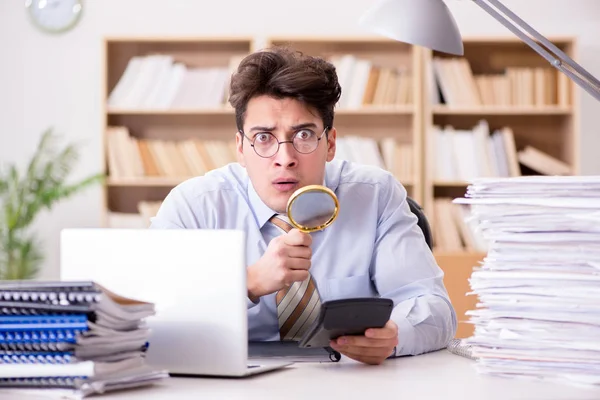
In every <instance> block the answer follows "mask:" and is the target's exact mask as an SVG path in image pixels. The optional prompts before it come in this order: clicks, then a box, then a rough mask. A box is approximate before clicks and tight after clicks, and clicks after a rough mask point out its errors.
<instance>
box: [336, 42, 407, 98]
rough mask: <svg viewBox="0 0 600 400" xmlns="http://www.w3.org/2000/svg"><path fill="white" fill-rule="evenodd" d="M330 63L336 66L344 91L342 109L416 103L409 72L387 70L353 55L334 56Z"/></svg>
mask: <svg viewBox="0 0 600 400" xmlns="http://www.w3.org/2000/svg"><path fill="white" fill-rule="evenodd" d="M329 61H330V62H331V63H332V64H333V65H335V67H336V71H337V75H338V81H339V83H340V86H341V87H342V96H341V98H340V101H339V103H338V106H339V107H340V108H344V109H356V108H361V107H363V106H384V107H385V106H394V105H409V104H412V103H413V90H412V89H413V87H412V82H413V79H412V73H411V72H410V71H409V70H407V69H403V68H399V67H395V68H392V67H385V66H382V65H378V64H377V63H375V62H374V61H372V60H369V59H365V58H360V57H357V56H355V55H353V54H343V55H339V56H333V57H330V58H329Z"/></svg>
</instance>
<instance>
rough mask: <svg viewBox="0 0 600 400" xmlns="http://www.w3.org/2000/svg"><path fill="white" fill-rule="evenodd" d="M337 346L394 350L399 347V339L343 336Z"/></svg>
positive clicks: (338, 339)
mask: <svg viewBox="0 0 600 400" xmlns="http://www.w3.org/2000/svg"><path fill="white" fill-rule="evenodd" d="M334 342H335V344H337V345H338V346H354V347H372V348H381V347H386V348H390V347H391V348H394V347H395V346H397V345H398V338H397V337H393V338H391V339H371V338H367V337H364V336H343V337H339V338H337V339H336V340H335V341H334Z"/></svg>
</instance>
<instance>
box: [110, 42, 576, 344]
mask: <svg viewBox="0 0 600 400" xmlns="http://www.w3.org/2000/svg"><path fill="white" fill-rule="evenodd" d="M550 40H552V41H553V42H554V43H555V44H557V45H558V46H559V47H560V48H561V49H563V50H564V51H565V52H567V53H568V54H569V55H570V56H571V57H573V58H574V59H577V53H576V41H575V39H573V38H568V37H554V38H550ZM256 42H257V40H256V38H252V37H237V38H236V37H233V38H145V37H116V38H107V39H105V45H104V66H105V71H104V75H105V81H104V83H103V92H104V99H105V101H104V102H103V103H104V105H103V111H102V112H103V116H104V118H103V119H104V125H103V127H102V132H103V157H104V158H103V159H104V160H105V164H106V166H105V168H106V171H107V173H108V176H109V177H108V179H107V180H106V182H105V184H104V219H103V225H104V226H118V227H123V226H126V227H128V226H134V227H145V226H147V222H148V219H147V218H148V217H149V216H151V215H153V213H154V212H155V211H156V206H157V204H159V203H160V201H161V200H162V199H164V197H165V196H166V195H167V194H168V193H169V191H170V190H171V189H172V188H173V187H174V186H176V185H177V184H179V183H180V182H181V181H183V180H184V179H187V178H189V177H191V176H194V175H200V174H202V173H204V172H206V171H207V170H210V169H212V168H216V167H219V166H220V165H222V164H224V163H226V162H228V161H233V160H234V158H233V153H232V149H231V147H230V146H231V145H232V144H233V142H234V140H233V139H234V133H235V130H236V128H235V121H234V113H233V110H232V109H231V108H230V107H229V106H228V104H227V102H226V99H227V89H226V86H227V85H226V83H227V81H228V79H227V76H226V75H227V74H228V73H230V72H231V70H232V68H234V67H235V66H237V63H239V60H240V59H241V57H243V56H245V55H247V54H249V53H250V52H252V51H254V50H257V49H258V48H257V47H256V44H255V43H256ZM282 44H291V45H292V46H293V47H294V48H296V49H298V50H301V51H303V52H305V53H308V54H311V55H316V56H322V57H325V58H327V59H329V60H330V61H332V62H333V63H334V64H335V65H336V67H337V69H338V75H339V76H340V82H341V84H342V89H343V91H342V92H343V93H342V99H341V101H340V103H339V104H338V106H337V107H336V116H335V123H334V124H335V127H336V128H337V131H338V153H337V155H336V157H340V158H348V159H355V160H357V161H359V162H365V163H376V164H377V163H378V164H380V165H381V166H382V167H383V168H386V169H388V170H390V171H392V172H393V173H394V175H395V176H396V177H397V178H398V179H399V180H400V182H402V183H403V185H404V186H405V187H406V188H407V190H408V193H409V195H410V196H411V197H413V198H414V199H415V200H416V201H418V202H419V203H420V204H421V205H422V206H423V207H424V208H425V212H426V214H427V217H428V219H429V222H430V224H431V225H432V228H433V233H434V241H435V244H436V246H435V248H434V255H435V257H436V260H437V261H438V264H439V265H440V267H442V269H443V270H444V272H445V274H446V275H445V282H446V287H447V288H448V291H449V293H450V297H451V299H452V302H453V304H454V306H455V308H456V310H457V314H458V317H459V320H461V321H464V319H465V318H464V312H465V311H466V310H467V309H469V308H472V307H473V305H474V304H475V300H476V299H474V298H473V297H468V296H465V293H466V292H467V291H468V277H469V276H470V273H471V271H472V268H473V266H475V265H476V264H477V262H478V261H479V260H481V259H482V258H483V257H484V255H485V244H484V243H482V242H481V241H480V238H478V237H477V235H476V234H474V232H473V231H472V227H470V226H469V225H468V224H464V223H463V224H462V225H461V224H460V223H459V221H460V220H461V215H464V214H460V213H459V212H457V211H456V206H455V205H452V204H449V203H448V202H445V203H444V202H443V200H444V199H451V198H455V197H460V196H463V195H464V193H465V190H466V187H467V181H468V179H470V178H472V177H474V175H473V172H476V173H477V174H478V175H486V174H504V175H513V174H527V175H529V174H540V173H546V174H550V173H559V174H562V173H568V174H578V173H579V168H580V167H579V165H580V161H579V146H580V144H579V142H580V127H579V119H580V118H579V102H578V98H577V96H573V93H574V90H575V86H574V84H573V83H571V82H570V81H569V80H568V78H566V77H565V76H563V75H562V74H560V73H558V72H557V71H553V70H552V69H551V68H550V67H549V65H548V63H547V62H546V61H545V60H544V59H543V58H541V57H540V56H539V55H537V54H536V53H535V52H534V51H533V50H531V49H530V48H529V47H527V46H526V45H525V44H523V43H521V42H520V41H519V40H518V39H517V38H512V37H506V38H504V37H471V38H468V37H467V38H464V46H465V56H464V57H463V58H461V59H454V58H453V57H451V56H448V55H444V54H439V53H437V52H432V51H429V50H425V49H422V48H419V47H413V46H410V45H407V44H404V43H400V42H396V41H392V40H388V39H384V38H379V37H306V36H305V37H268V38H266V41H264V44H263V45H262V46H263V47H269V46H271V45H282ZM156 55H162V56H168V57H166V58H165V57H163V58H161V57H155V58H152V59H151V57H150V56H156ZM136 57H137V60H138V61H137V65H133V66H131V65H130V64H131V60H132V59H134V58H136ZM148 59H151V60H152V62H147V60H148ZM134 64H135V63H134ZM182 66H183V67H185V68H182ZM130 67H131V70H132V71H133V73H130V74H129V75H130V76H138V77H139V76H141V77H142V79H141V80H140V81H139V82H134V83H131V82H130V83H127V79H126V78H127V75H128V74H127V70H128V69H130ZM148 71H149V72H148ZM161 71H162V72H163V75H160V72H161ZM166 71H170V74H169V73H167V72H166ZM173 71H175V72H173ZM188 71H192V73H191V74H189V76H188V75H187V72H188ZM219 71H220V72H219ZM145 74H150V75H149V76H152V74H156V75H155V76H162V77H163V79H164V82H163V81H161V82H163V84H162V86H157V87H155V88H154V91H152V90H150V89H149V88H148V82H149V81H152V79H150V78H147V77H146V78H144V76H145ZM178 74H179V75H178ZM173 75H174V76H173ZM207 77H208V78H207ZM156 79H157V80H158V79H159V78H156ZM174 82H175V83H174ZM177 82H179V83H177ZM181 82H186V83H187V84H185V85H183V84H182V83H181ZM207 82H208V83H213V82H219V83H218V84H216V85H208V83H207ZM119 86H120V87H121V88H120V89H119ZM123 87H124V88H125V89H123ZM182 87H186V88H192V90H191V92H190V90H187V91H185V90H183V89H181V88H182ZM206 87H210V88H212V89H211V90H208V89H206V90H205V89H204V88H206ZM193 88H196V90H193ZM525 88H528V90H524V89H525ZM204 92H207V93H208V92H210V94H206V96H204V95H202V96H198V95H197V94H198V93H204ZM194 95H195V96H194ZM165 99H167V100H165ZM436 127H437V129H436ZM457 139H458V140H457ZM482 148H485V149H486V151H485V152H481V151H477V149H482ZM357 149H359V150H357ZM469 149H470V150H469ZM376 150H379V151H376ZM144 154H145V156H144ZM148 154H149V155H150V156H148ZM480 154H486V155H487V156H486V157H473V156H478V155H480ZM365 157H366V158H365ZM149 159H152V160H153V161H149ZM457 162H461V164H460V166H459V167H457V165H455V163H457ZM469 163H471V164H469ZM469 166H470V167H471V168H465V167H469ZM449 171H450V172H452V173H449ZM465 171H466V172H468V173H465ZM460 172H462V173H460ZM440 200H441V201H440ZM453 206H454V207H453ZM436 211H437V212H436ZM462 211H464V210H462ZM448 227H451V228H448ZM448 231H452V232H453V236H454V237H453V238H450V239H448V238H445V237H440V232H448ZM469 333H470V325H468V324H461V325H460V326H459V335H460V336H461V337H465V336H468V335H469Z"/></svg>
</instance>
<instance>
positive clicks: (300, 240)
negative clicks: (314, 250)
mask: <svg viewBox="0 0 600 400" xmlns="http://www.w3.org/2000/svg"><path fill="white" fill-rule="evenodd" d="M283 242H284V243H285V244H287V245H290V246H310V245H311V244H312V236H310V235H309V234H308V233H304V232H300V231H299V230H298V229H292V230H291V231H289V232H288V233H287V234H286V235H285V236H284V237H283Z"/></svg>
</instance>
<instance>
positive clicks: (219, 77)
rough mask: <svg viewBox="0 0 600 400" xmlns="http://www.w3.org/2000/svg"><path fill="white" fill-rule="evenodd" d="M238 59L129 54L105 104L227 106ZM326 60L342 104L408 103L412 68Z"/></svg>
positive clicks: (159, 107)
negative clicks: (212, 62) (219, 61)
mask: <svg viewBox="0 0 600 400" xmlns="http://www.w3.org/2000/svg"><path fill="white" fill-rule="evenodd" d="M242 58H243V56H240V55H237V56H232V57H231V58H230V62H229V65H228V66H213V67H194V66H188V65H185V64H184V63H182V62H179V61H177V60H176V59H175V58H174V57H173V56H172V55H169V54H151V55H147V56H135V57H132V58H131V59H130V60H129V62H128V63H127V66H126V67H125V70H124V71H123V73H122V75H121V76H120V77H119V79H118V81H117V83H116V85H115V86H114V88H113V89H112V90H111V92H110V94H109V96H108V106H109V107H111V108H127V109H156V110H166V109H181V108H184V109H190V108H218V107H223V106H226V105H227V100H228V93H229V82H230V78H231V75H232V73H233V72H234V71H235V69H236V68H237V66H238V65H239V63H240V61H241V60H242ZM329 61H330V62H331V63H332V64H334V65H335V66H336V69H337V74H338V79H339V82H340V85H341V87H342V96H341V98H340V102H339V104H338V106H339V107H340V108H349V109H352V108H360V107H362V106H365V105H373V106H394V105H408V104H412V102H413V90H412V89H413V88H412V86H413V79H412V74H411V72H410V71H407V70H405V69H401V68H395V67H394V68H392V67H385V66H381V65H378V64H376V63H374V62H373V61H371V60H369V59H362V58H358V57H356V56H355V55H352V54H344V55H340V56H334V57H331V58H330V59H329Z"/></svg>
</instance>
